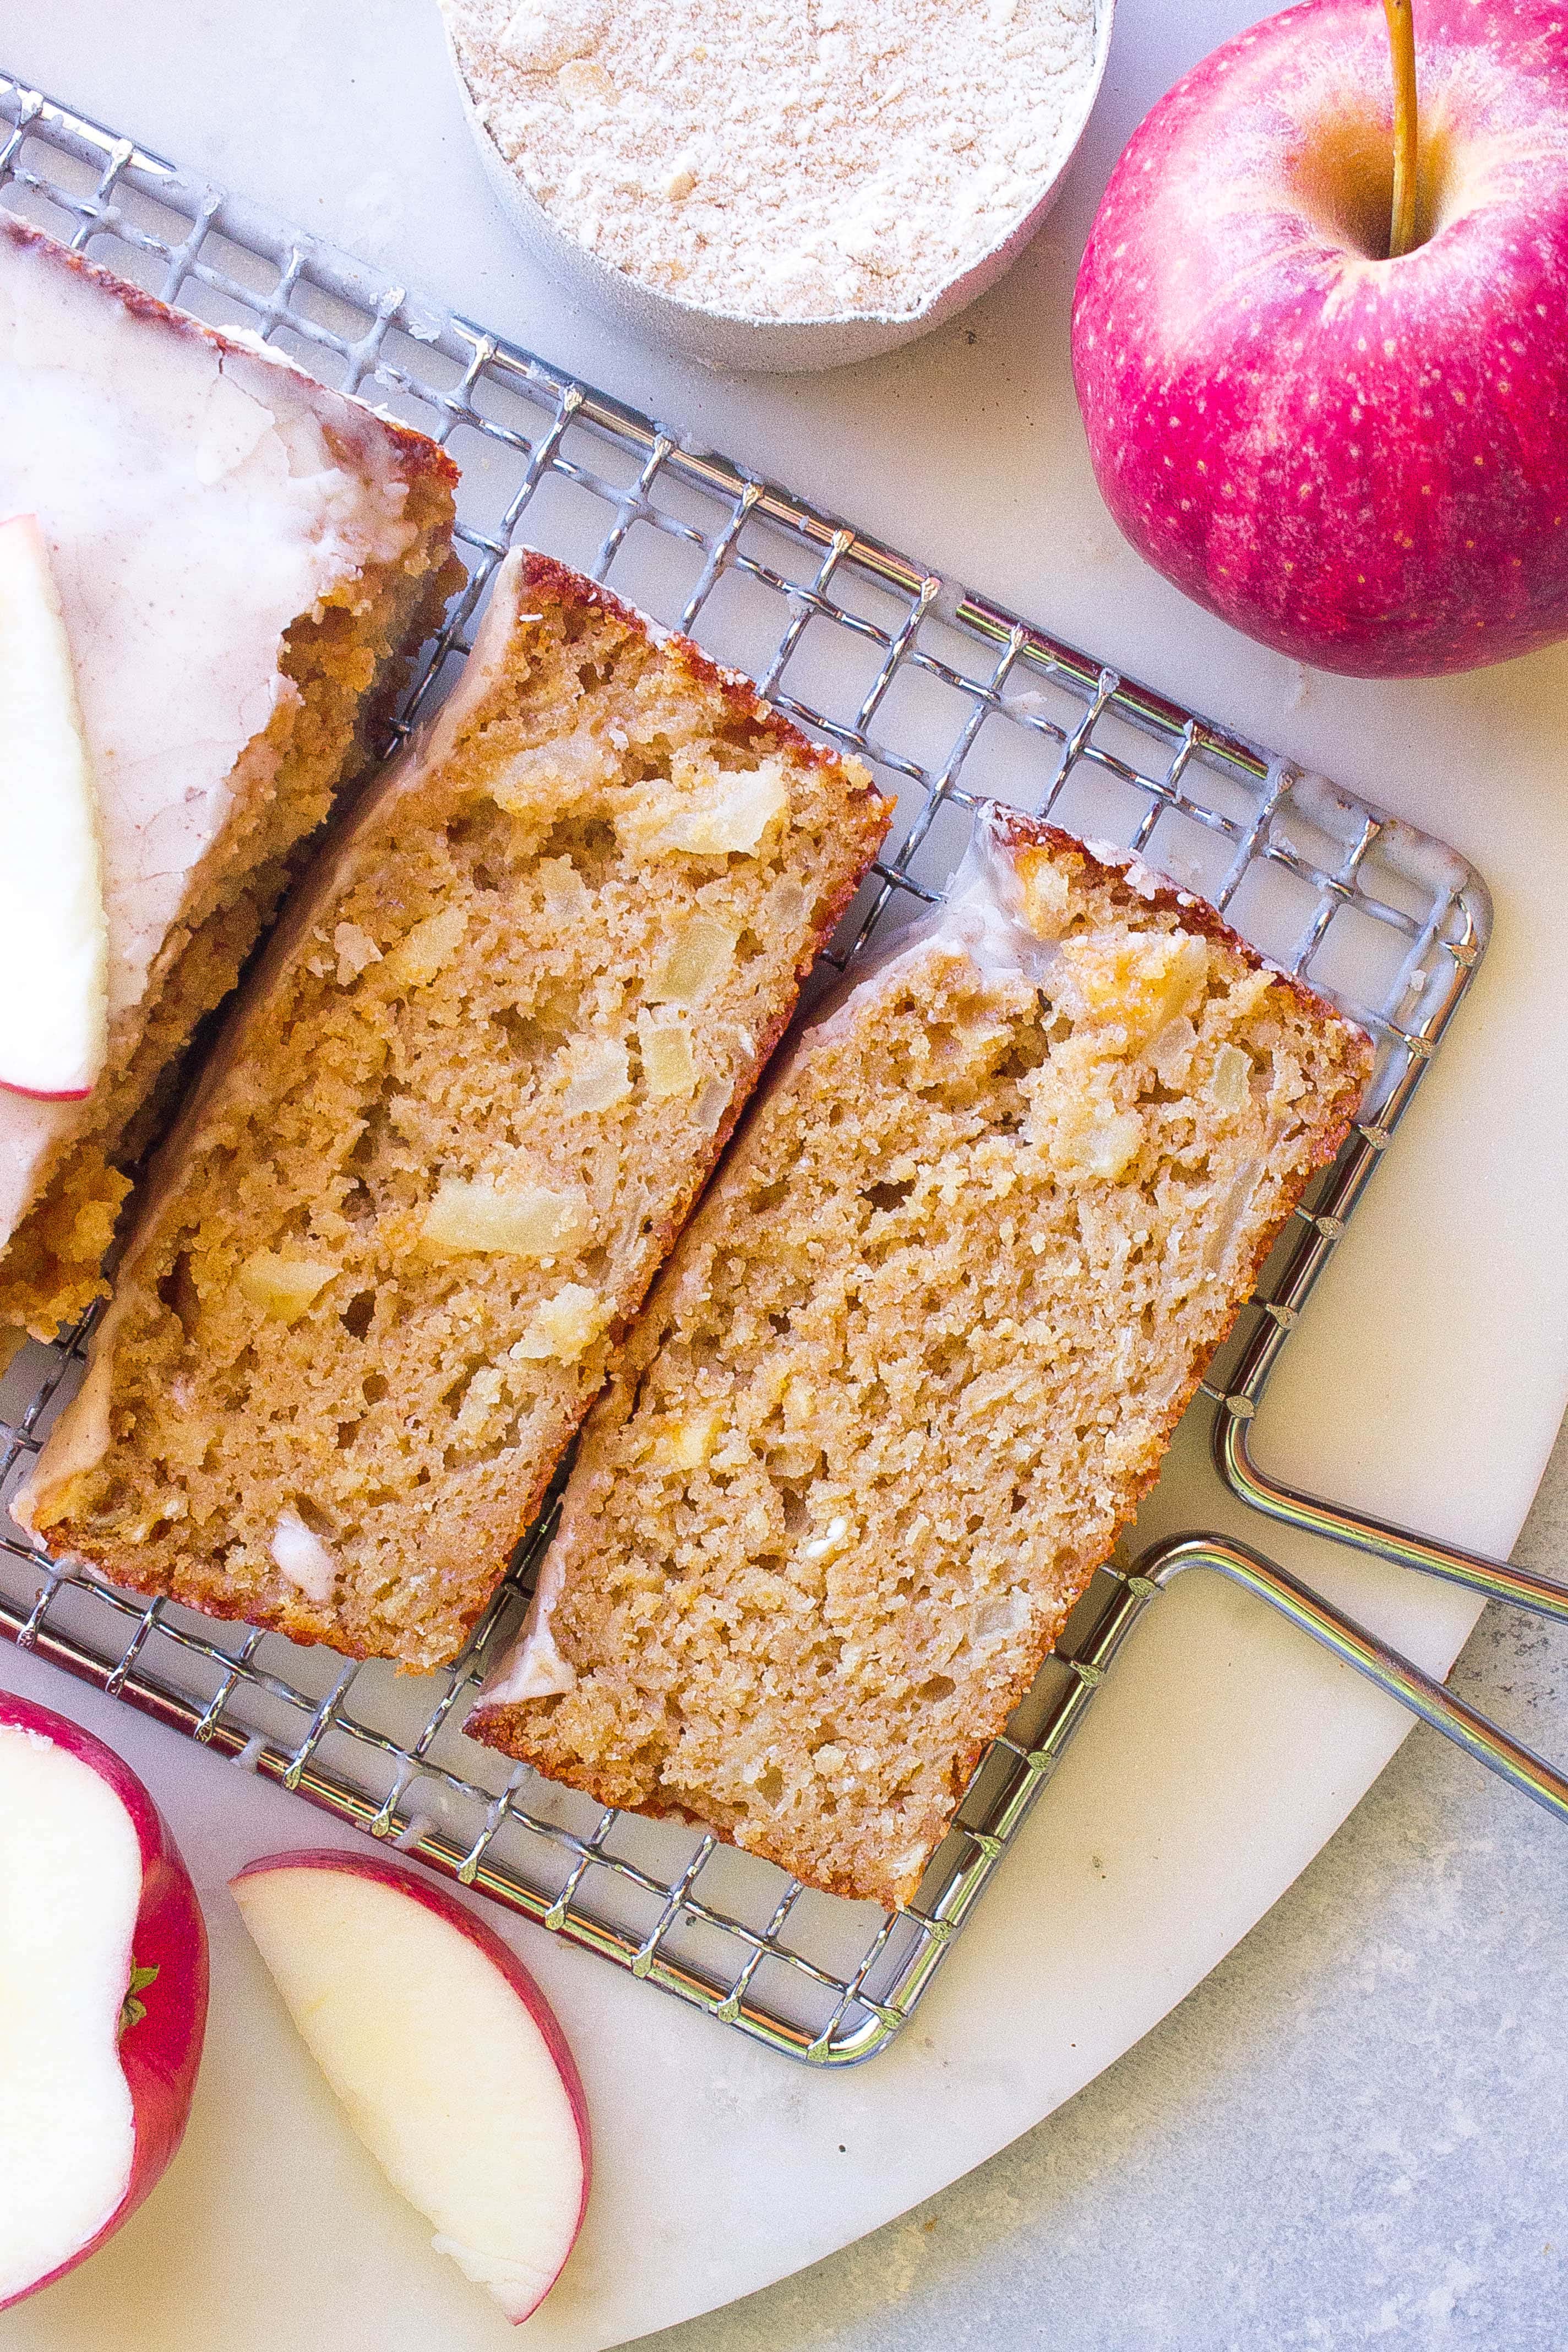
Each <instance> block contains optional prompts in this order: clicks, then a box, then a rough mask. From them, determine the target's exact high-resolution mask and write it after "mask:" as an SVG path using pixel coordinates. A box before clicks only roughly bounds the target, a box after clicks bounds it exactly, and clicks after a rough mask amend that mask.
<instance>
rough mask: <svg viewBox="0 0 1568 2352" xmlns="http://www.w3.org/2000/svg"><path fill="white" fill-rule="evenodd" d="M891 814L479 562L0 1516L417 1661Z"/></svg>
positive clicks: (537, 1493)
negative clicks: (486, 579)
mask: <svg viewBox="0 0 1568 2352" xmlns="http://www.w3.org/2000/svg"><path fill="white" fill-rule="evenodd" d="M888 821H889V806H888V804H887V803H885V802H884V801H883V800H882V799H881V797H880V796H879V794H878V793H876V791H875V789H874V788H873V787H872V786H871V784H870V782H869V779H868V777H867V776H866V774H865V772H864V771H863V770H861V769H859V768H858V767H857V766H856V765H855V764H854V763H853V762H850V761H841V760H839V759H838V758H837V756H836V755H833V754H830V753H826V752H822V751H817V750H816V748H815V747H814V746H812V745H811V744H809V743H808V742H807V741H806V740H805V738H804V737H803V736H801V735H799V734H798V733H797V732H796V731H795V730H794V729H792V728H790V727H788V726H787V725H786V724H785V723H784V721H783V720H781V719H778V718H777V716H776V715H775V714H774V713H773V712H772V711H771V710H769V709H767V708H766V707H765V706H764V705H763V704H761V703H759V701H758V700H757V698H756V697H755V695H754V693H753V692H752V690H751V688H749V687H746V686H744V685H743V684H742V683H741V682H739V681H737V680H735V679H734V678H732V677H730V676H729V675H728V674H726V673H722V672H720V671H718V670H716V669H715V668H714V667H712V665H710V664H709V663H708V662H706V661H705V660H704V659H703V658H702V656H700V655H699V654H697V652H696V651H695V649H694V648H693V647H691V646H688V645H686V644H685V643H684V641H682V640H680V639H668V640H666V641H663V642H658V641H657V640H656V639H655V638H654V637H653V636H652V635H650V633H649V631H648V630H647V627H646V626H645V625H644V624H643V623H642V621H641V620H640V619H639V618H638V616H637V615H636V614H632V613H630V612H629V611H627V610H626V608H625V607H623V606H621V605H620V604H617V603H616V600H615V599H614V598H613V597H611V596H609V595H608V594H607V593H605V592H604V591H602V590H599V589H596V588H595V587H593V586H592V585H591V583H588V582H586V581H584V580H581V579H579V578H578V577H577V575H575V574H574V573H571V572H566V571H564V570H563V568H562V567H561V566H559V565H557V564H554V563H552V562H550V561H549V560H548V559H545V558H542V557H527V558H524V557H523V556H522V555H521V554H515V555H513V556H512V557H510V558H509V559H508V561H507V563H506V564H505V565H503V567H502V569H501V572H500V575H499V578H498V583H497V586H496V590H495V592H494V595H493V598H492V604H491V606H490V609H489V614H488V616H487V619H486V623H485V626H484V630H483V632H482V633H481V637H480V640H479V644H478V646H476V649H475V651H474V653H473V655H472V656H470V659H469V662H468V666H467V672H466V675H465V678H464V680H463V681H462V682H461V683H460V685H459V687H458V689H457V691H456V693H455V695H454V697H453V699H452V701H451V702H450V703H449V704H448V705H447V709H445V710H444V711H443V712H441V713H440V714H438V716H437V719H436V721H435V722H434V725H433V728H432V730H430V732H429V734H428V737H427V739H426V740H424V741H423V742H421V743H419V744H417V745H416V746H415V747H414V748H413V749H412V750H411V751H409V752H408V753H405V755H404V756H403V758H402V759H401V760H400V761H397V762H395V763H394V765H393V767H392V768H391V769H389V770H388V771H387V772H386V774H385V776H384V778H383V779H381V780H379V781H378V782H377V783H376V784H375V785H374V787H373V788H372V791H371V792H370V793H369V794H368V795H367V796H366V798H365V800H364V802H363V803H362V805H361V807H360V808H359V809H358V810H357V811H356V812H355V813H354V814H353V817H352V818H351V819H350V821H349V823H348V824H347V825H346V826H345V827H343V828H342V829H341V830H340V833H339V835H338V836H337V838H336V840H335V841H330V842H329V845H328V847H327V849H326V850H325V851H324V852H323V853H322V855H321V857H320V859H319V860H318V863H317V866H315V867H314V868H312V870H311V872H310V875H309V876H308V877H306V879H305V880H304V882H303V883H302V884H301V885H300V887H299V889H298V891H297V893H296V896H295V898H294V900H293V901H292V902H291V904H290V906H289V909H288V910H287V911H286V913H285V916H284V919H283V923H282V926H281V927H280V929H279V934H278V936H277V938H276V939H275V940H274V941H273V943H272V945H271V947H269V949H268V951H267V954H266V956H265V957H264V958H263V961H262V963H261V965H260V966H259V967H258V971H257V973H256V975H255V977H254V979H253V980H252V981H251V982H248V983H247V992H246V994H245V995H244V997H243V998H242V1001H241V1008H240V1011H239V1013H238V1014H237V1016H236V1019H235V1022H234V1024H233V1025H232V1026H231V1028H230V1029H229V1030H228V1031H227V1032H226V1034H225V1035H224V1037H223V1038H222V1039H220V1042H219V1045H218V1048H217V1050H216V1055H215V1058H214V1062H213V1064H212V1066H211V1069H210V1072H209V1075H208V1076H207V1077H206V1078H205V1080H204V1081H203V1084H202V1086H201V1087H200V1088H199V1089H198V1092H197V1095H196V1097H195V1099H194V1100H193V1102H192V1104H191V1105H190V1107H189V1108H188V1109H187V1111H186V1113H185V1114H184V1117H183V1118H182V1121H181V1124H180V1126H179V1127H178V1128H177V1129H176V1130H175V1133H174V1137H173V1138H172V1139H171V1141H170V1143H169V1145H168V1147H167V1148H166V1150H165V1152H164V1153H163V1155H162V1156H161V1158H160V1160H159V1161H158V1162H157V1163H156V1165H155V1168H154V1172H153V1180H152V1182H151V1185H150V1188H149V1196H148V1200H147V1202H146V1204H145V1206H144V1207H143V1208H142V1210H141V1211H139V1213H138V1222H137V1223H136V1226H135V1228H134V1230H133V1232H132V1239H131V1243H130V1245H129V1249H128V1253H127V1257H126V1262H125V1265H124V1268H123V1270H122V1272H121V1276H120V1277H119V1280H118V1282H117V1286H116V1295H115V1299H114V1303H113V1306H112V1307H111V1308H110V1314H109V1316H108V1317H107V1318H106V1320H105V1323H104V1326H103V1327H102V1330H101V1333H100V1336H99V1339H98V1340H97V1343H96V1349H95V1354H94V1357H93V1360H92V1364H91V1368H90V1369H89V1380H88V1385H87V1390H86V1391H84V1397H83V1399H82V1400H81V1401H79V1405H78V1406H73V1407H72V1408H70V1409H69V1410H68V1413H67V1415H66V1416H64V1417H63V1418H62V1423H61V1424H60V1427H59V1429H58V1431H57V1433H56V1435H55V1437H54V1439H53V1440H52V1441H51V1444H50V1447H49V1448H48V1449H47V1452H46V1454H45V1455H44V1457H43V1459H42V1461H41V1463H40V1465H39V1468H38V1470H37V1473H36V1475H35V1479H34V1482H33V1486H32V1488H31V1490H30V1493H29V1496H28V1497H27V1498H26V1500H25V1502H24V1504H23V1506H22V1508H23V1510H24V1512H25V1515H26V1517H28V1519H29V1521H30V1524H32V1525H33V1526H34V1527H35V1528H37V1529H38V1530H39V1531H41V1532H44V1533H46V1534H47V1535H48V1536H49V1537H50V1538H51V1540H55V1541H58V1542H60V1543H62V1544H64V1545H65V1546H67V1547H68V1548H69V1549H71V1550H73V1551H76V1552H79V1553H80V1554H82V1555H84V1556H85V1557H86V1558H88V1559H90V1560H92V1561H94V1562H96V1563H97V1564H98V1565H99V1566H100V1568H101V1569H102V1570H104V1572H105V1573H106V1574H108V1575H109V1576H110V1577H111V1578H112V1579H113V1580H115V1581H117V1582H121V1583H125V1584H129V1585H131V1586H132V1587H134V1588H135V1589H137V1590H140V1591H162V1592H169V1593H172V1594H174V1596H175V1597H176V1598H178V1599H180V1600H182V1601H188V1602H190V1603H192V1604H193V1605H194V1606H195V1607H198V1608H202V1609H206V1610H209V1611H212V1612H216V1613H220V1614H226V1615H235V1616H242V1617H246V1618H248V1619H249V1620H251V1621H252V1622H257V1623H266V1624H274V1625H278V1626H280V1627H281V1628H282V1629H283V1630H284V1631H286V1632H289V1633H293V1634H295V1635H296V1636H297V1637H299V1638H301V1639H305V1640H310V1641H322V1642H327V1643H331V1644H332V1645H333V1646H334V1647H336V1648H338V1649H340V1650H342V1651H346V1652H349V1653H351V1654H359V1655H379V1656H388V1657H392V1658H395V1659H397V1660H400V1661H401V1662H403V1663H404V1664H408V1665H412V1666H428V1665H433V1664H437V1663H439V1662H441V1661H443V1660H445V1659H447V1658H449V1657H451V1656H452V1655H453V1654H455V1653H456V1652H457V1651H458V1649H459V1648H460V1646H461V1644H462V1643H463V1640H464V1639H465V1637H466V1636H467V1634H468V1632H469V1630H470V1629H471V1627H472V1626H473V1624H474V1623H475V1622H476V1620H477V1618H478V1617H479V1613H480V1612H481V1611H482V1609H483V1607H484V1605H485V1602H486V1601H487V1600H488V1599H489V1595H490V1593H491V1592H492V1591H493V1590H494V1588H495V1586H496V1584H497V1583H498V1582H499V1580H500V1577H501V1575H502V1573H503V1572H504V1570H505V1568H506V1565H507V1561H508V1559H509V1558H510V1554H511V1551H512V1549H513V1548H514V1546H515V1544H516V1542H517V1540H518V1539H519V1538H520V1537H521V1534H522V1533H523V1531H524V1529H525V1528H526V1527H527V1526H528V1524H529V1522H530V1520H531V1517H532V1516H533V1514H534V1512H535V1511H536V1509H537V1507H538V1504H539V1501H540V1499H541V1497H542V1494H543V1491H544V1488H545V1486H546V1485H547V1484H548V1481H549V1477H550V1474H551V1471H552V1468H553V1466H554V1465H555V1463H556V1461H557V1459H558V1458H559V1456H560V1454H561V1453H562V1452H563V1448H564V1447H565V1445H566V1444H567V1443H568V1441H569V1439H570V1438H571V1436H572V1434H573V1433H574V1431H575V1429H576V1427H577V1425H578V1423H579V1422H580V1421H581V1419H582V1417H583V1415H584V1412H586V1410H587V1408H588V1406H589V1404H590V1403H591V1402H592V1400H593V1398H594V1396H595V1392H596V1391H597V1390H598V1388H599V1387H600V1385H601V1384H602V1382H603V1381H604V1378H605V1371H606V1369H607V1367H608V1365H609V1363H610V1361H611V1358H612V1352H613V1349H614V1348H615V1346H616V1341H617V1339H618V1338H619V1336H620V1334H621V1332H622V1330H623V1329H624V1327H625V1325H626V1321H627V1319H628V1318H629V1317H630V1316H631V1315H632V1313H633V1312H634V1310H635V1309H636V1307H637V1306H638V1304H639V1303H640V1301H641V1299H642V1297H643V1296H644V1293H645V1292H646V1290H647V1286H648V1284H649V1282H650V1281H651V1279H652V1277H653V1276H654V1274H655V1272H656V1271H657V1269H658V1265H659V1263H660V1261H661V1260H662V1258H663V1257H664V1255H665V1254H666V1252H667V1251H668V1247H669V1244H670V1243H671V1241H672V1239H673V1238H674V1235H675V1234H676V1233H677V1232H678V1231H679V1226H680V1224H681V1223H682V1221H683V1219H684V1217H685V1216H686V1214H687V1213H688V1211H689V1206H690V1203H691V1202H692V1201H693V1200H694V1199H695V1197H696V1195H697V1192H699V1190H700V1186H701V1183H702V1181H703V1180H704V1178H705V1177H706V1175H707V1172H708V1171H709V1169H710V1166H711V1164H712V1162H713V1160H714V1159H715V1158H716V1157H717V1155H718V1153H719V1151H720V1150H721V1146H722V1144H723V1141H724V1139H725V1138H726V1137H727V1135H728V1133H729V1131H730V1129H731V1126H732V1124H733V1121H734V1119H735V1118H736V1116H737V1114H738V1112H739V1110H740V1108H741V1106H742V1103H743V1101H744V1099H745V1097H747V1095H748V1094H749V1093H750V1091H751V1089H752V1086H753V1085H754V1083H755V1080H756V1077H757V1075H758V1073H759V1071H760V1069H761V1067H762V1065H763V1061H764V1060H765V1058H766V1056H767V1055H768V1053H769V1051H770V1050H771V1048H772V1045H773V1043H774V1041H775V1040H776V1038H777V1036H778V1035H779V1034H780V1033H781V1031H782V1030H783V1028H784V1025H785V1024H786V1022H787V1020H788V1018H789V1015H790V1013H791V1012H792V1011H793V1009H794V1006H795V1000H796V996H797V993H798V989H799V983H800V980H801V978H802V977H803V976H804V974H805V971H807V970H808V969H809V967H810V965H811V962H812V961H813V959H814V957H815V955H816V950H817V947H818V946H819V945H820V943H821V942H822V940H824V939H825V938H826V936H827V934H828V933H829V932H830V931H831V929H832V928H833V926H834V924H835V922H836V921H837V918H838V916H839V914H840V913H841V912H842V910H843V908H845V906H846V905H847V902H848V900H849V898H851V897H852V895H853V893H854V891H855V888H856V887H857V885H858V881H859V878H860V877H861V875H862V873H863V872H864V870H865V868H866V866H868V863H869V861H870V859H871V857H872V856H874V854H875V852H876V849H877V846H878V845H879V842H880V841H881V838H882V836H883V834H884V833H885V831H886V827H887V824H888ZM84 1433H85V1435H84Z"/></svg>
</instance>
